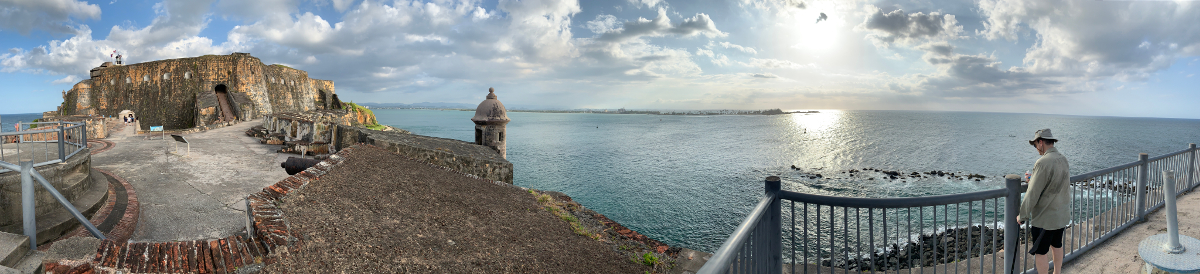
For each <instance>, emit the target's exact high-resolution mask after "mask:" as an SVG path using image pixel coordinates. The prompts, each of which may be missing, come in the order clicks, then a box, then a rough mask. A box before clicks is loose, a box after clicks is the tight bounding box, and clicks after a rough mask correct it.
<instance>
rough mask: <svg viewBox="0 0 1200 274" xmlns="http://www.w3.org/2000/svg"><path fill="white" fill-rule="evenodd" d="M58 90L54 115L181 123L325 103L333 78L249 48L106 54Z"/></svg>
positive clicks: (170, 124) (237, 117) (331, 102)
mask: <svg viewBox="0 0 1200 274" xmlns="http://www.w3.org/2000/svg"><path fill="white" fill-rule="evenodd" d="M90 74H91V78H90V79H85V80H83V81H80V82H79V83H77V84H75V86H74V87H73V88H71V90H70V91H68V92H64V93H63V105H62V106H60V107H59V109H58V113H59V115H101V116H114V115H118V114H119V113H121V112H123V111H132V112H134V113H136V114H137V117H138V120H139V122H140V123H139V124H140V125H141V127H142V128H141V129H139V130H147V129H149V127H150V126H164V127H165V128H166V129H183V128H192V127H199V126H205V125H210V124H215V123H221V122H226V121H233V120H243V121H245V120H251V119H256V118H259V117H262V116H263V115H266V114H271V113H281V112H304V111H309V110H317V109H327V108H331V107H333V106H334V105H336V104H334V102H335V101H337V95H336V94H334V85H333V81H328V80H317V79H312V78H308V72H305V71H302V70H297V69H293V68H290V67H287V66H283V65H264V64H263V63H262V61H261V60H259V59H258V58H256V57H253V56H250V54H247V53H233V54H230V55H205V56H200V57H191V58H179V59H167V60H158V61H151V62H145V63H137V64H131V65H121V64H119V63H118V64H113V63H111V62H104V64H101V65H100V66H99V67H96V68H93V69H92V70H91V71H90Z"/></svg>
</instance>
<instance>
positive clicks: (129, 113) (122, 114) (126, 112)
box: [117, 109, 138, 128]
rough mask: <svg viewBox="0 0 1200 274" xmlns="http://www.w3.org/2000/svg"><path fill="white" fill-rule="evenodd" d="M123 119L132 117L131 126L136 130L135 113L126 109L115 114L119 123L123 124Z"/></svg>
mask: <svg viewBox="0 0 1200 274" xmlns="http://www.w3.org/2000/svg"><path fill="white" fill-rule="evenodd" d="M125 117H133V121H134V122H133V124H131V125H132V126H134V128H138V127H137V125H138V124H137V117H138V116H137V113H134V112H133V111H132V110H128V109H126V110H122V111H121V112H120V113H117V118H121V122H125Z"/></svg>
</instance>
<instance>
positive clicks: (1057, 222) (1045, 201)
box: [1021, 148, 1071, 230]
mask: <svg viewBox="0 0 1200 274" xmlns="http://www.w3.org/2000/svg"><path fill="white" fill-rule="evenodd" d="M1069 169H1070V167H1069V166H1068V165H1067V157H1063V155H1062V154H1061V153H1058V149H1055V148H1050V149H1048V150H1046V154H1043V155H1042V157H1041V158H1038V160H1037V162H1036V163H1034V164H1033V174H1032V176H1031V177H1030V178H1029V189H1028V190H1026V191H1025V198H1024V199H1023V200H1022V201H1021V218H1022V219H1024V220H1030V221H1029V225H1032V226H1035V227H1040V228H1042V229H1046V230H1055V229H1059V228H1064V227H1067V225H1069V224H1071V191H1070V186H1071V173H1070V172H1068V170H1069ZM1024 220H1022V221H1024Z"/></svg>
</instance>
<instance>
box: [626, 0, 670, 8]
mask: <svg viewBox="0 0 1200 274" xmlns="http://www.w3.org/2000/svg"><path fill="white" fill-rule="evenodd" d="M629 3H630V4H633V6H634V7H637V8H639V9H640V8H642V6H646V8H651V9H652V8H654V7H655V6H658V4H662V5H663V6H666V5H667V1H663V0H629Z"/></svg>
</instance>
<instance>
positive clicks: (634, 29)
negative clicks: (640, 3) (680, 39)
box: [596, 9, 727, 43]
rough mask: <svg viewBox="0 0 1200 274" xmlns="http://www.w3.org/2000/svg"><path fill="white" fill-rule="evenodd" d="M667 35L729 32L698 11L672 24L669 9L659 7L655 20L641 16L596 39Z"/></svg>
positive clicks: (721, 35)
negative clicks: (723, 30)
mask: <svg viewBox="0 0 1200 274" xmlns="http://www.w3.org/2000/svg"><path fill="white" fill-rule="evenodd" d="M666 35H680V36H693V35H704V36H706V37H710V38H711V37H724V36H726V35H727V34H726V33H724V32H721V31H720V30H718V29H717V26H716V24H715V23H713V21H712V19H711V18H709V17H708V15H707V14H703V13H697V14H696V15H695V16H692V18H688V19H684V20H683V22H682V23H679V24H678V25H671V18H669V17H667V11H666V10H665V9H659V10H658V17H655V18H654V20H650V19H646V18H641V17H639V18H638V19H637V20H634V21H626V22H624V23H623V24H622V26H621V28H620V29H615V30H612V31H609V32H605V33H603V34H601V35H600V36H598V37H596V40H597V41H602V42H615V43H621V42H625V41H629V40H633V39H638V38H640V37H643V36H648V37H661V36H666Z"/></svg>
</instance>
